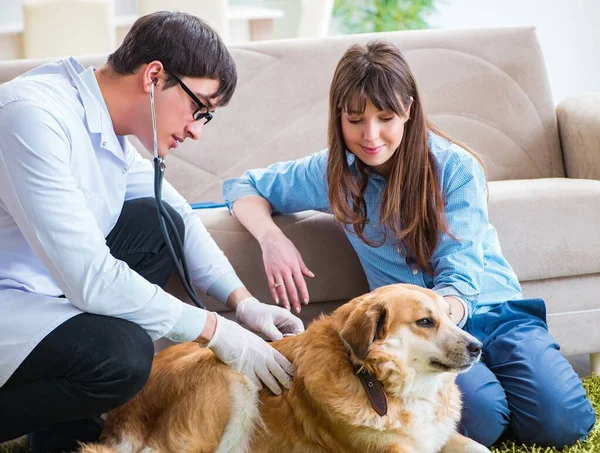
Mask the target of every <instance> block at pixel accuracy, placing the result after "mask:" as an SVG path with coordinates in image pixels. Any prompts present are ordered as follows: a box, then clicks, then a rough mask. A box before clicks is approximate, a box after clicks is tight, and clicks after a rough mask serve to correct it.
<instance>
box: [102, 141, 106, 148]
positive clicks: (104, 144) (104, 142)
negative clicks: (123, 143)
mask: <svg viewBox="0 0 600 453" xmlns="http://www.w3.org/2000/svg"><path fill="white" fill-rule="evenodd" d="M102 147H103V148H106V140H105V141H103V142H102Z"/></svg>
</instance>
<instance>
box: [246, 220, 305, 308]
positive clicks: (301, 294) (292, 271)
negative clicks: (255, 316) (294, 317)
mask: <svg viewBox="0 0 600 453" xmlns="http://www.w3.org/2000/svg"><path fill="white" fill-rule="evenodd" d="M258 242H259V244H260V247H261V249H262V252H263V261H264V263H265V272H266V274H267V281H268V284H269V289H270V290H271V296H273V300H274V301H275V303H277V304H279V303H281V305H282V306H283V307H284V308H287V309H290V304H291V306H293V307H294V311H295V312H296V313H300V310H301V301H302V303H303V304H305V305H306V304H308V301H309V297H308V289H307V288H306V281H305V280H304V277H310V278H312V277H314V276H315V275H314V274H313V273H312V272H311V271H310V270H309V269H308V267H306V264H304V261H303V260H302V256H301V255H300V252H299V251H298V249H297V248H296V246H295V245H294V244H293V243H292V241H290V240H289V239H288V238H287V236H286V235H285V234H283V232H282V231H281V230H279V229H278V228H277V229H269V230H267V231H266V232H265V233H264V234H263V235H262V236H261V237H260V239H259V241H258Z"/></svg>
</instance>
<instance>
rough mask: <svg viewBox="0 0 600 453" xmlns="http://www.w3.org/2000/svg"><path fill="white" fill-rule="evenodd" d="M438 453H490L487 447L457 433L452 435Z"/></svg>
mask: <svg viewBox="0 0 600 453" xmlns="http://www.w3.org/2000/svg"><path fill="white" fill-rule="evenodd" d="M440 453H491V452H490V450H489V449H488V448H487V447H484V446H483V445H481V444H480V443H477V442H475V441H474V440H472V439H469V438H468V437H465V436H463V435H462V434H459V433H453V434H452V436H450V439H448V442H446V445H444V446H443V447H442V451H441V452H440Z"/></svg>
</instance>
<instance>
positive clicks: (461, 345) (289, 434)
mask: <svg viewBox="0 0 600 453" xmlns="http://www.w3.org/2000/svg"><path fill="white" fill-rule="evenodd" d="M445 304H446V303H445V301H443V299H442V298H441V297H439V296H438V295H436V294H435V293H434V292H432V291H429V290H426V289H422V288H419V287H416V286H411V285H390V286H387V287H383V288H380V289H378V290H376V291H374V292H372V293H369V294H367V295H365V296H362V297H359V298H356V299H353V300H352V301H350V302H349V303H347V304H345V305H343V306H342V307H340V308H339V309H338V310H336V311H335V312H334V313H333V314H331V315H329V316H321V317H320V318H319V319H317V320H316V321H314V322H313V323H312V324H311V325H310V327H309V328H308V329H307V330H306V332H305V333H304V334H302V335H299V336H296V337H287V338H284V339H282V340H280V341H277V342H275V343H273V346H274V347H275V348H276V349H278V350H279V351H280V352H281V353H282V354H283V355H285V356H286V357H287V358H288V359H289V360H290V361H291V362H292V363H293V364H294V366H295V368H296V375H295V377H294V379H293V383H292V386H291V388H290V389H289V391H284V392H283V394H282V395H280V396H275V395H273V394H271V393H270V392H268V391H267V390H262V391H260V392H256V390H255V388H253V385H252V384H251V383H250V381H249V380H248V379H246V378H245V377H244V376H242V375H241V374H239V373H237V372H236V371H234V370H233V369H231V368H229V367H227V366H226V365H224V364H223V363H221V362H220V361H219V360H218V359H217V358H216V357H215V356H214V354H213V353H212V352H211V351H209V350H208V349H206V348H203V347H201V346H200V345H198V344H196V343H184V344H180V345H176V346H172V347H170V348H168V349H166V350H164V351H162V352H161V353H160V354H158V355H157V357H156V358H155V362H154V364H153V369H152V374H151V376H150V379H149V381H148V383H147V384H146V386H145V387H144V389H143V390H142V391H141V392H140V393H139V394H138V395H137V396H136V397H135V398H133V399H132V400H131V401H130V402H128V403H127V404H125V405H123V406H121V407H120V408H117V409H115V410H113V411H112V412H110V413H109V416H108V419H107V422H106V426H105V428H104V432H103V445H88V446H84V447H82V450H81V451H82V452H83V453H109V452H110V453H112V452H114V451H118V452H119V453H124V452H144V453H148V452H161V453H163V452H164V453H167V452H172V453H184V452H190V453H192V452H193V453H204V452H206V453H208V452H218V453H224V452H231V453H234V452H236V453H237V452H244V451H250V452H253V453H281V452H286V453H295V452H297V453H324V452H361V453H370V452H372V453H436V452H440V451H441V452H443V453H459V452H460V453H485V452H489V450H488V449H487V448H485V447H483V446H481V445H479V444H477V443H475V442H473V441H471V440H469V439H467V438H465V437H463V436H461V435H459V434H458V433H456V425H457V423H458V420H459V418H460V410H461V403H460V394H459V390H458V388H457V386H456V384H455V382H454V381H455V377H456V373H457V372H459V371H463V370H465V369H467V368H468V367H469V366H471V364H472V363H473V362H474V361H475V360H476V359H477V357H475V356H474V355H475V354H474V353H473V345H476V344H477V343H476V340H475V339H474V338H472V337H471V336H470V335H468V334H467V333H465V332H463V331H462V330H460V329H459V328H457V327H456V326H454V325H453V323H452V322H451V320H450V318H449V317H448V316H447V314H446V310H447V306H446V305H445ZM424 320H428V321H424ZM429 323H431V325H429ZM353 364H357V365H362V366H364V367H365V368H366V369H367V370H368V371H369V372H370V373H372V374H373V375H375V376H376V377H377V379H378V380H379V381H380V382H381V383H382V385H383V388H384V389H385V392H386V394H387V398H388V413H387V415H385V416H383V417H380V416H379V415H377V413H376V412H375V411H374V410H373V408H372V407H371V405H370V403H369V401H368V399H367V396H366V393H365V391H364V389H363V387H362V384H361V382H360V380H359V379H358V377H357V376H356V373H355V372H354V370H353ZM257 394H258V397H257Z"/></svg>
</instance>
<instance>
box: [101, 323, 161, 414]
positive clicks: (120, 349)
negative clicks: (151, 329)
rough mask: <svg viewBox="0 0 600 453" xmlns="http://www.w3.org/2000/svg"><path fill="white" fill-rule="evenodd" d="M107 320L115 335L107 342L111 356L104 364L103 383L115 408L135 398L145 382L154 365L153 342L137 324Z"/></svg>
mask: <svg viewBox="0 0 600 453" xmlns="http://www.w3.org/2000/svg"><path fill="white" fill-rule="evenodd" d="M108 319H109V321H108V322H109V324H111V326H110V328H111V332H112V333H113V335H111V336H110V339H109V340H107V343H108V344H106V347H107V348H108V350H109V351H110V352H111V356H110V358H109V359H107V361H106V363H105V364H104V366H102V372H103V374H104V378H105V382H104V383H103V386H104V387H105V388H106V390H107V393H108V394H109V395H111V396H112V398H113V401H111V402H110V405H111V406H113V407H116V406H119V405H121V404H124V403H125V402H126V401H128V400H129V399H131V398H133V397H134V396H135V395H136V394H137V393H138V392H139V391H140V390H141V389H142V388H143V387H144V385H145V384H146V381H147V380H148V377H149V376H150V370H151V368H152V360H153V358H154V345H153V343H152V340H151V339H150V336H149V335H148V334H147V333H146V332H145V331H144V330H143V329H142V328H141V327H139V326H138V325H137V324H134V323H132V322H129V321H125V320H123V319H117V318H108Z"/></svg>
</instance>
